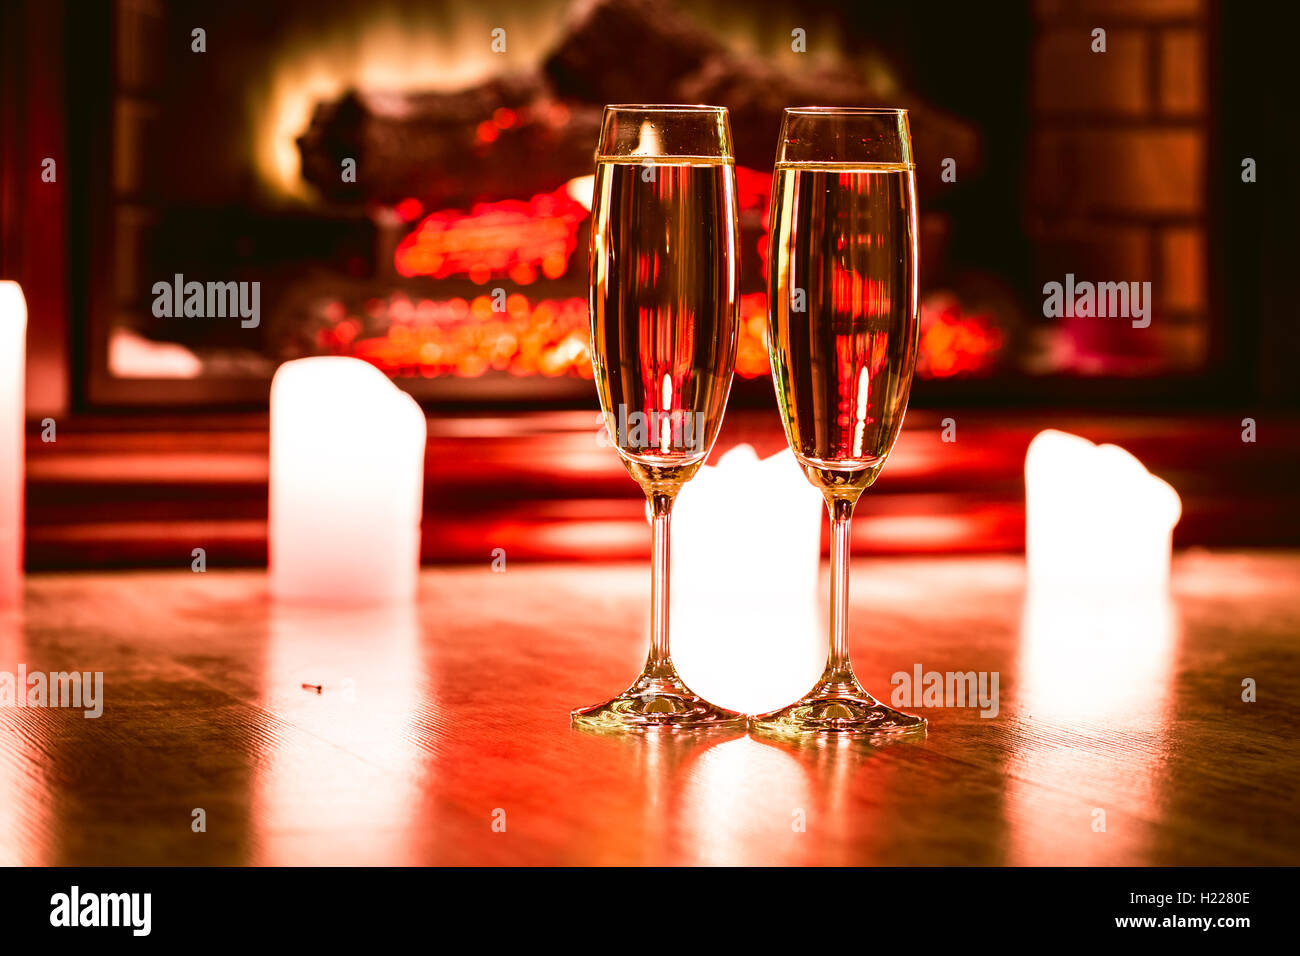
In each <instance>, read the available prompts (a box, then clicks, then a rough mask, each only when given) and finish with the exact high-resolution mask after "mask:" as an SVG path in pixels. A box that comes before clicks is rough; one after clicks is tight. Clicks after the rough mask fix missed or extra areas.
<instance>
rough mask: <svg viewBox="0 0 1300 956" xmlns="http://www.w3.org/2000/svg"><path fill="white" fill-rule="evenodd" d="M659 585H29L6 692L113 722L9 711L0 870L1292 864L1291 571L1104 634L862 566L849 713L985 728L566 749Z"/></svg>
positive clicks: (1094, 608)
mask: <svg viewBox="0 0 1300 956" xmlns="http://www.w3.org/2000/svg"><path fill="white" fill-rule="evenodd" d="M647 577H648V571H647V569H646V568H643V567H642V566H641V565H639V564H638V565H614V566H607V567H600V566H591V565H582V566H576V565H532V566H523V565H518V566H515V565H512V566H510V569H509V570H508V571H507V572H506V573H504V574H499V573H493V572H492V571H491V569H490V567H489V565H488V563H487V562H486V561H485V562H484V563H483V565H482V566H479V567H455V568H442V569H437V570H429V571H426V572H425V574H424V576H423V578H422V584H421V596H420V602H419V605H418V607H415V608H409V609H403V610H396V611H346V610H337V611H326V610H315V609H293V608H283V607H275V606H272V605H271V604H270V603H269V602H268V601H267V599H266V595H265V581H264V576H263V575H262V574H260V573H258V572H253V571H234V572H227V571H219V570H214V571H210V572H208V573H207V574H202V575H200V574H192V573H189V572H156V571H149V572H123V573H95V574H90V573H85V574H59V575H33V576H31V577H29V579H28V584H27V598H26V605H25V608H24V611H23V612H22V614H21V616H10V617H8V618H0V670H9V671H11V672H12V671H14V670H16V668H17V665H18V664H20V663H21V664H25V665H26V667H27V669H28V671H29V672H32V671H44V672H48V671H61V670H73V669H75V670H80V671H95V670H101V671H103V672H104V677H105V705H104V712H103V716H102V717H100V718H98V719H86V718H85V717H83V716H82V714H81V712H80V711H76V710H70V709H37V708H8V707H0V863H6V864H169V863H174V864H244V863H249V864H331V863H340V864H416V863H449V864H470V863H487V864H507V863H523V864H542V863H553V864H588V863H598V864H599V863H605V864H670V863H681V864H841V863H852V864H871V863H882V864H914V863H916V864H1089V865H1113V864H1148V863H1154V864H1228V863H1262V864H1296V863H1300V820H1297V816H1296V814H1295V790H1296V785H1297V782H1298V778H1300V743H1298V741H1300V716H1298V710H1297V705H1296V700H1297V697H1298V696H1300V646H1298V644H1297V635H1298V634H1300V607H1298V606H1297V602H1296V600H1295V594H1296V584H1297V582H1298V581H1300V555H1296V554H1294V553H1281V552H1273V553H1270V552H1251V553H1225V554H1214V555H1211V554H1205V553H1194V554H1187V555H1184V556H1182V557H1180V558H1179V559H1178V561H1177V562H1176V572H1175V581H1174V600H1173V601H1172V602H1171V603H1167V604H1165V603H1161V602H1159V601H1146V602H1139V603H1138V604H1128V605H1124V606H1122V607H1115V606H1113V605H1110V604H1107V603H1106V602H1101V601H1097V600H1095V599H1092V598H1080V597H1078V596H1075V597H1067V598H1061V599H1056V600H1053V601H1047V602H1045V603H1044V602H1041V601H1040V602H1037V603H1033V602H1026V599H1025V595H1024V588H1023V580H1022V578H1023V575H1022V569H1021V564H1020V562H1019V561H1018V560H1017V559H1014V558H1007V557H965V558H951V559H932V558H926V559H906V560H885V559H870V560H862V561H858V562H855V566H854V578H853V593H852V600H853V615H852V617H853V633H854V656H855V662H856V664H857V668H858V671H859V674H860V676H861V677H862V679H863V682H864V683H865V684H866V686H867V687H869V688H873V689H875V691H876V692H877V694H878V695H879V696H882V697H886V698H887V697H888V695H889V694H890V689H891V688H890V677H891V675H892V674H894V673H895V672H898V671H908V672H910V671H911V670H912V669H913V667H914V665H916V664H920V665H921V666H922V667H923V669H924V670H926V671H930V670H935V671H941V672H943V671H969V670H976V671H997V672H998V673H999V675H1000V687H999V690H1000V694H999V711H998V714H997V716H996V717H989V718H982V717H981V716H980V715H979V712H978V710H976V709H972V708H952V707H949V708H941V709H940V708H927V709H924V710H922V711H921V712H922V713H924V714H925V716H927V717H928V719H929V721H930V730H929V734H928V736H927V737H926V738H924V739H923V740H920V741H916V742H910V743H896V744H891V745H887V746H883V747H871V746H863V745H857V744H847V745H823V746H802V747H800V746H791V745H786V744H774V743H770V742H766V741H762V740H759V739H756V738H751V737H747V736H744V735H738V736H732V737H722V738H718V737H703V738H691V737H686V738H673V737H667V738H665V737H655V736H651V737H632V738H606V737H595V736H588V735H586V734H583V733H580V732H577V731H574V730H572V729H570V727H569V724H568V716H567V715H568V710H569V708H570V707H572V706H575V705H578V704H586V703H590V702H592V701H595V700H597V699H599V698H601V697H603V696H609V695H610V694H612V693H614V692H616V691H617V690H620V689H621V688H622V687H623V686H624V685H625V684H626V683H627V682H628V681H629V680H630V679H631V677H632V676H633V674H634V673H635V671H636V669H637V666H638V664H639V663H640V658H641V656H642V655H643V653H644V649H645V644H644V641H645V623H644V615H645V613H646V599H647V594H646V591H647V587H648V581H647ZM1247 677H1249V678H1253V679H1254V680H1256V681H1257V684H1258V701H1257V702H1255V703H1245V702H1243V701H1242V699H1241V696H1242V688H1241V682H1242V680H1243V679H1244V678H1247ZM303 684H311V685H320V686H321V688H322V690H321V691H320V692H319V693H318V692H316V691H315V690H310V689H304V687H303ZM195 808H202V809H204V810H205V811H206V817H207V830H206V832H203V833H196V832H193V831H192V829H191V819H192V816H191V814H192V811H193V810H194V809H195ZM1098 810H1101V811H1104V812H1105V824H1106V828H1105V830H1104V832H1097V831H1095V830H1094V820H1095V819H1097V816H1096V811H1098ZM494 811H504V814H505V821H506V829H505V832H494V831H493V828H492V823H493V817H494ZM498 816H499V814H498ZM800 816H802V818H803V820H804V821H805V826H804V829H803V830H802V831H801V830H800V829H799V828H798V827H797V825H796V824H797V821H798V819H799V818H800Z"/></svg>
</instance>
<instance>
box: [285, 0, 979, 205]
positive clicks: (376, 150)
mask: <svg viewBox="0 0 1300 956" xmlns="http://www.w3.org/2000/svg"><path fill="white" fill-rule="evenodd" d="M638 102H639V103H645V102H661V103H714V104H718V105H721V106H726V107H728V108H729V109H730V110H731V112H732V117H731V129H732V135H733V137H734V139H735V150H736V161H737V163H738V164H740V165H742V166H749V167H751V168H753V169H759V170H765V169H770V168H771V165H772V160H773V156H774V153H775V148H776V140H777V133H778V130H779V127H780V122H781V110H782V109H783V108H784V107H786V106H799V105H810V104H817V105H821V106H901V107H905V108H908V109H909V110H910V111H911V123H912V135H913V140H914V143H915V146H916V157H915V158H916V161H917V164H918V165H919V166H920V167H921V168H922V169H925V170H931V171H933V172H934V173H935V175H934V176H932V177H931V180H930V181H931V183H932V184H934V185H935V187H936V188H938V185H937V184H938V183H939V177H938V175H937V172H938V169H939V164H940V161H941V160H942V159H943V158H945V157H952V158H953V159H955V160H956V161H957V165H958V168H961V169H962V170H963V171H973V170H974V169H975V168H976V167H977V165H978V160H979V143H978V138H977V135H976V132H975V130H974V129H973V128H972V127H971V126H970V124H968V123H965V122H963V121H962V120H960V119H958V118H956V117H953V116H950V115H948V114H946V113H943V112H942V111H940V110H937V109H935V108H933V107H930V106H928V105H927V104H925V103H922V102H918V101H917V99H916V98H915V97H910V96H906V95H903V96H898V95H894V94H891V93H888V92H887V91H885V90H883V89H879V88H877V86H876V85H873V84H872V83H871V82H869V81H867V80H864V79H862V78H861V77H859V76H857V75H856V74H855V73H854V72H853V71H852V70H850V69H848V68H844V69H834V70H830V69H822V70H819V71H816V72H810V73H802V74H798V75H794V74H789V73H785V72H783V71H781V70H778V69H777V68H775V67H773V66H771V65H769V64H768V63H766V62H765V61H763V60H760V59H758V58H757V57H750V56H741V55H738V54H734V53H732V52H730V51H729V50H727V49H726V48H725V47H724V46H723V45H722V44H721V43H720V42H719V41H718V40H717V39H716V38H714V37H713V36H711V35H710V34H709V33H708V32H707V31H706V30H705V29H704V28H702V27H701V26H699V25H698V24H697V23H695V21H693V20H692V19H690V18H689V17H688V16H686V15H685V14H683V13H681V12H680V11H678V10H676V9H674V8H673V7H672V6H671V5H669V4H666V3H661V2H656V0H595V2H592V3H589V4H587V5H585V6H581V7H579V8H578V10H577V11H576V13H575V16H574V18H573V19H572V20H571V22H570V24H569V28H568V30H567V32H566V34H565V36H564V38H563V39H562V40H561V41H560V43H559V44H558V46H557V47H556V48H555V50H554V51H553V52H552V53H551V54H550V56H549V57H548V58H547V59H546V62H545V64H544V67H543V73H542V74H531V75H520V76H508V77H502V78H499V79H495V80H492V81H491V82H488V83H484V84H483V85H481V86H476V87H472V88H469V89H465V90H462V91H460V92H456V93H384V92H372V91H360V92H356V91H353V92H349V93H347V94H346V95H344V96H343V97H342V99H340V100H338V101H337V102H334V103H321V104H318V105H317V107H316V110H315V112H314V114H313V116H312V121H311V125H310V127H309V128H308V129H307V131H306V132H305V133H304V134H303V135H302V136H301V137H300V138H299V139H298V148H299V151H300V152H301V154H302V170H303V176H304V178H305V179H306V180H307V181H308V182H310V183H312V184H314V185H315V186H316V187H317V188H318V189H319V190H320V191H321V193H322V195H324V196H325V197H326V198H327V199H330V200H333V201H340V202H349V201H350V202H357V201H362V200H364V201H369V202H379V203H384V204H395V203H397V202H398V201H400V200H402V199H405V198H415V199H419V200H421V202H423V203H424V205H425V207H426V208H438V207H445V206H463V205H465V204H467V203H469V202H472V201H474V200H477V199H507V198H517V199H526V198H528V197H531V196H534V195H537V194H539V193H545V192H549V191H551V190H553V189H555V188H556V187H557V186H559V185H560V184H562V183H564V182H566V181H568V180H569V179H572V178H573V177H575V176H581V175H586V174H589V173H590V172H591V171H592V151H593V149H594V147H595V145H596V140H597V137H598V134H599V127H600V111H601V107H602V106H603V105H604V104H606V103H638ZM346 158H354V159H356V161H357V181H356V182H355V183H348V182H343V181H342V177H341V176H340V168H341V163H342V162H343V160H344V159H346Z"/></svg>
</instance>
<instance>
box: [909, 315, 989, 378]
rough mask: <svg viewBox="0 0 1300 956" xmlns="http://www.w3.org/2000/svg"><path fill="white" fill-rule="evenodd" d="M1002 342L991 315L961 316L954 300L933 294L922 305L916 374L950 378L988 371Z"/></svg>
mask: <svg viewBox="0 0 1300 956" xmlns="http://www.w3.org/2000/svg"><path fill="white" fill-rule="evenodd" d="M1003 344H1004V337H1003V335H1002V330H1001V329H1000V328H998V326H997V322H996V320H995V319H994V318H993V317H992V316H990V315H983V314H977V315H964V314H963V313H962V311H961V306H960V305H958V303H957V301H956V299H954V298H953V297H951V296H936V297H934V299H933V300H929V301H926V302H923V303H922V304H921V348H920V351H919V352H918V353H917V358H916V374H917V375H919V376H920V377H921V378H951V377H952V376H954V375H979V374H984V373H987V372H990V371H992V370H993V364H994V360H995V358H996V357H997V353H998V352H999V351H1000V350H1001V348H1002V346H1003Z"/></svg>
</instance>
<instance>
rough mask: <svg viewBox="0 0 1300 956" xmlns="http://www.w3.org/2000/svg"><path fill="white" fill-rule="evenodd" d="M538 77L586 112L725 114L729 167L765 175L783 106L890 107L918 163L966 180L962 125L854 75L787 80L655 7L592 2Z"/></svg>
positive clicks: (631, 1)
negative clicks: (701, 106) (606, 106)
mask: <svg viewBox="0 0 1300 956" xmlns="http://www.w3.org/2000/svg"><path fill="white" fill-rule="evenodd" d="M545 69H546V72H547V74H548V75H549V76H550V78H551V82H552V83H553V84H554V86H555V89H556V90H557V92H559V93H560V94H562V95H565V96H568V97H571V98H573V99H578V100H586V101H587V102H590V103H711V104H714V105H717V106H725V107H727V108H728V109H729V110H730V111H731V134H732V138H733V140H734V143H735V151H736V162H737V163H739V164H740V165H742V166H749V167H751V168H753V169H769V168H771V165H772V162H773V159H774V157H775V153H776V142H777V136H778V134H779V132H780V128H781V111H782V110H783V109H785V108H786V107H787V106H888V107H900V108H904V109H907V110H908V111H909V114H910V116H909V118H910V120H911V125H912V138H913V141H914V144H915V147H916V151H917V156H916V162H917V164H918V165H919V166H921V167H922V168H924V169H932V170H935V171H936V176H935V177H934V178H935V181H936V182H937V181H938V176H937V171H938V169H939V163H940V161H941V160H942V159H943V158H944V157H952V158H954V159H955V160H956V161H957V165H958V168H960V169H963V170H972V171H973V170H974V169H975V168H976V165H977V163H978V158H979V143H978V137H977V136H976V133H975V130H974V129H973V128H972V127H971V125H970V124H968V123H965V122H963V121H962V120H960V119H958V118H956V117H953V116H950V115H948V114H946V113H943V112H942V111H940V110H937V109H935V108H933V107H931V106H929V105H927V104H925V103H923V102H920V101H919V100H918V99H917V98H916V97H914V96H908V95H901V96H900V95H897V94H893V93H890V92H888V91H886V90H883V89H878V88H876V87H875V86H873V84H871V83H869V82H867V81H865V80H863V79H862V78H860V77H858V76H857V75H856V74H855V73H854V72H853V71H851V70H849V69H846V68H841V69H827V68H823V69H821V70H818V71H815V72H811V73H805V74H791V73H786V72H783V71H781V70H779V69H777V68H775V67H773V66H771V65H769V64H768V63H767V62H765V61H764V60H761V59H759V58H757V57H749V56H739V55H736V54H733V53H731V52H729V51H728V50H727V49H726V48H725V47H724V46H723V45H722V44H721V43H720V42H718V41H717V40H715V39H714V38H713V37H711V36H710V35H709V34H707V33H706V32H704V31H703V29H702V28H701V27H700V26H698V25H697V24H696V23H695V22H694V21H693V20H691V19H690V18H689V17H687V16H686V15H685V14H683V13H681V12H679V11H678V10H676V9H674V8H673V7H672V6H670V5H668V4H663V3H659V2H655V0H597V2H595V3H592V4H589V5H588V6H586V7H584V8H580V12H579V13H578V14H577V16H576V18H575V19H574V20H573V21H572V23H571V24H570V27H569V30H568V32H567V34H566V35H565V37H564V39H563V40H562V41H561V42H560V44H559V46H558V47H556V49H555V50H554V52H552V53H551V55H550V56H549V57H548V58H547V60H546V64H545Z"/></svg>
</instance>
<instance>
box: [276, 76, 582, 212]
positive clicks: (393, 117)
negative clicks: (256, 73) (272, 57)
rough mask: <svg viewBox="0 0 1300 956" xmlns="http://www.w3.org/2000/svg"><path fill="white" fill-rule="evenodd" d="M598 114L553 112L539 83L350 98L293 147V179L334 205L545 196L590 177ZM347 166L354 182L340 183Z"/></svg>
mask: <svg viewBox="0 0 1300 956" xmlns="http://www.w3.org/2000/svg"><path fill="white" fill-rule="evenodd" d="M599 131H600V109H599V108H597V107H594V106H584V105H581V104H572V103H562V102H560V101H558V100H556V99H555V98H554V97H553V96H552V95H551V94H550V92H549V91H548V89H547V88H546V85H545V82H544V80H543V78H542V77H541V76H537V75H534V76H511V77H503V78H499V79H494V80H492V81H490V82H488V83H484V84H483V85H481V86H476V87H472V88H470V89H466V90H462V91H460V92H456V93H382V92H378V93H377V92H364V91H362V92H359V91H350V92H348V93H346V94H344V96H343V97H342V98H341V99H339V100H338V101H336V102H333V103H320V104H317V106H316V109H315V111H314V113H313V115H312V120H311V125H310V126H309V127H308V128H307V131H306V132H305V133H303V135H302V136H300V137H299V138H298V149H299V152H300V154H301V156H302V174H303V178H304V179H306V180H307V181H308V182H309V183H311V184H312V185H314V186H315V187H316V188H317V189H318V190H320V192H321V194H322V195H323V196H324V197H325V198H327V199H329V200H332V201H335V202H358V201H366V202H377V203H382V204H386V205H395V204H396V203H398V202H400V201H401V200H403V199H409V198H414V199H418V200H420V201H421V202H422V203H423V204H424V205H425V206H426V207H431V208H438V207H442V206H457V205H464V204H467V203H469V202H472V201H474V200H476V199H482V198H492V199H495V198H500V197H527V196H532V195H535V194H537V193H543V192H549V191H551V190H553V189H555V188H556V187H557V186H559V185H561V184H562V183H564V182H567V181H568V180H569V179H572V178H573V177H574V176H582V175H587V174H589V173H590V172H591V157H592V151H593V149H594V148H595V143H596V138H597V136H598V135H599ZM348 158H351V159H355V160H356V169H357V175H356V182H345V181H343V177H342V176H341V175H340V170H341V169H342V163H343V161H344V160H345V159H348Z"/></svg>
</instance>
